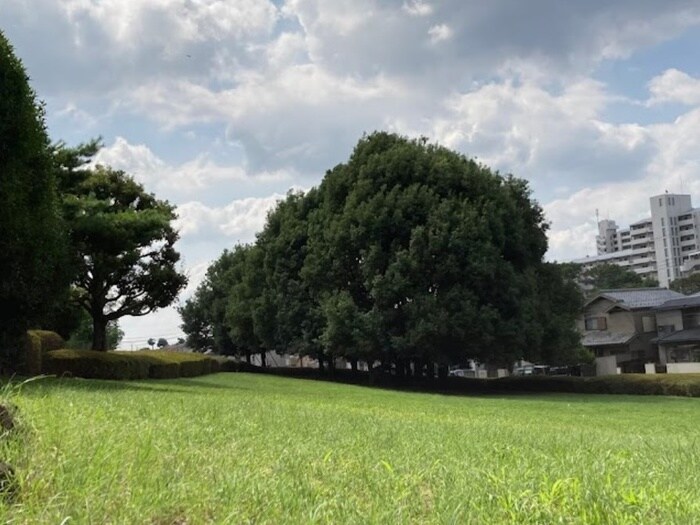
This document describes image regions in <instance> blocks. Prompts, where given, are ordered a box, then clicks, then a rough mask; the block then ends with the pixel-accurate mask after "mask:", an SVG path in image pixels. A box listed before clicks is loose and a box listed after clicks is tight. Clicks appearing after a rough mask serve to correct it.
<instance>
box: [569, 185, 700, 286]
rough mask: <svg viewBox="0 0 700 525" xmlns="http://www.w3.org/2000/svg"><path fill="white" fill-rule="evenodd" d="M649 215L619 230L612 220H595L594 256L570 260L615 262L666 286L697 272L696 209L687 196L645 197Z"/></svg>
mask: <svg viewBox="0 0 700 525" xmlns="http://www.w3.org/2000/svg"><path fill="white" fill-rule="evenodd" d="M649 205H650V211H651V217H649V218H646V219H642V220H641V221H637V222H635V223H633V224H631V225H630V226H629V228H626V229H619V228H618V226H617V224H616V223H615V221H613V220H608V219H606V220H602V221H599V222H598V235H597V236H596V251H597V255H596V256H592V257H584V258H582V259H576V260H574V261H573V262H575V263H579V264H582V265H583V266H584V268H590V267H593V266H597V265H600V264H605V263H607V264H615V265H618V266H621V267H623V268H628V269H629V270H632V271H633V272H635V273H637V274H639V275H641V276H642V277H647V278H653V279H656V280H658V282H659V285H660V286H662V287H668V286H669V284H670V283H671V282H672V281H673V280H675V279H678V278H680V277H686V276H688V275H691V274H693V273H696V272H700V244H699V243H698V236H699V235H700V208H693V205H692V202H691V199H690V195H680V194H671V193H665V194H662V195H655V196H653V197H651V198H650V199H649Z"/></svg>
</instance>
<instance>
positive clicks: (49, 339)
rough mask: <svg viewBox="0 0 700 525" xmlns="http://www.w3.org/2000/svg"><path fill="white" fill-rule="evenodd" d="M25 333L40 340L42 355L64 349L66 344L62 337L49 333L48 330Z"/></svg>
mask: <svg viewBox="0 0 700 525" xmlns="http://www.w3.org/2000/svg"><path fill="white" fill-rule="evenodd" d="M27 333H29V334H33V335H35V336H37V337H38V338H39V339H40V340H41V351H42V352H43V353H44V354H45V353H46V352H51V351H52V350H60V349H61V348H65V347H66V342H65V341H64V339H63V337H61V336H60V335H58V334H57V333H56V332H51V331H49V330H29V332H27Z"/></svg>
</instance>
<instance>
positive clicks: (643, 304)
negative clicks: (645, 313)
mask: <svg viewBox="0 0 700 525" xmlns="http://www.w3.org/2000/svg"><path fill="white" fill-rule="evenodd" d="M600 296H603V297H607V298H608V299H611V300H613V301H615V302H618V303H622V305H624V306H625V307H627V308H630V309H636V308H654V307H657V306H660V305H662V304H663V303H665V302H666V301H670V300H672V299H681V298H683V297H685V296H684V295H683V294H681V293H678V292H674V291H673V290H668V289H666V288H623V289H620V290H601V291H600V294H598V295H597V296H596V298H597V297H600ZM594 300H595V298H594ZM590 302H592V301H589V304H590Z"/></svg>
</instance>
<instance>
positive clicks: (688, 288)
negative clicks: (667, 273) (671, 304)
mask: <svg viewBox="0 0 700 525" xmlns="http://www.w3.org/2000/svg"><path fill="white" fill-rule="evenodd" d="M670 288H671V290H674V291H676V292H680V293H682V294H685V295H692V294H696V293H698V292H700V273H696V274H693V275H689V276H688V277H682V278H680V279H676V280H675V281H672V282H671V286H670Z"/></svg>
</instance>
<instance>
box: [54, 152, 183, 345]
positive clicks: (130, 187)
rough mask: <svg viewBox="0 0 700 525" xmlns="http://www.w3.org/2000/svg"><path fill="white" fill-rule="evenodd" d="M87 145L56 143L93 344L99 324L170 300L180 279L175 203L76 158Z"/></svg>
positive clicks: (78, 295) (98, 341) (80, 300)
mask: <svg viewBox="0 0 700 525" xmlns="http://www.w3.org/2000/svg"><path fill="white" fill-rule="evenodd" d="M92 150H94V147H93V146H91V145H88V146H87V147H86V146H83V147H80V148H77V149H75V150H64V151H63V152H62V153H59V154H58V155H60V156H61V165H62V167H63V170H62V172H61V197H62V203H63V210H64V215H65V218H66V221H67V223H68V225H69V228H70V238H71V249H72V251H73V254H74V265H75V279H74V293H73V296H74V300H75V302H76V303H77V304H78V305H80V306H81V307H82V308H84V309H85V311H87V312H88V313H89V314H90V316H91V317H92V322H93V341H92V348H93V349H94V350H106V349H107V347H108V342H107V326H108V324H109V323H110V322H113V321H115V320H117V319H119V318H121V317H123V316H127V315H130V316H142V315H146V314H148V313H150V312H153V311H154V310H156V309H158V308H162V307H165V306H168V305H170V304H171V303H172V302H173V301H174V300H175V298H176V297H177V295H178V293H179V292H180V290H181V289H182V288H183V287H184V285H185V284H186V278H185V276H184V275H182V274H181V273H180V272H179V271H178V268H177V263H178V261H179V259H180V255H179V253H178V252H177V251H176V250H175V246H174V245H175V242H176V241H177V239H178V235H177V232H176V231H175V230H174V228H173V226H172V221H173V220H174V219H175V210H174V207H173V206H172V205H170V204H169V203H168V202H167V201H162V200H158V199H156V198H155V196H153V195H152V194H150V193H147V192H146V191H145V190H144V188H143V186H141V184H139V183H137V182H136V181H135V180H134V179H133V178H131V177H129V176H128V175H127V174H125V173H124V172H123V171H119V170H113V169H111V168H109V167H104V166H96V167H94V168H93V169H85V166H84V163H85V160H86V159H87V158H89V155H90V153H91V152H92Z"/></svg>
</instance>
